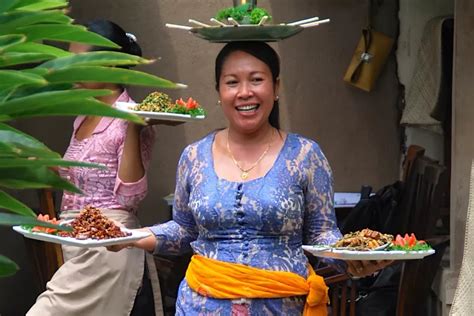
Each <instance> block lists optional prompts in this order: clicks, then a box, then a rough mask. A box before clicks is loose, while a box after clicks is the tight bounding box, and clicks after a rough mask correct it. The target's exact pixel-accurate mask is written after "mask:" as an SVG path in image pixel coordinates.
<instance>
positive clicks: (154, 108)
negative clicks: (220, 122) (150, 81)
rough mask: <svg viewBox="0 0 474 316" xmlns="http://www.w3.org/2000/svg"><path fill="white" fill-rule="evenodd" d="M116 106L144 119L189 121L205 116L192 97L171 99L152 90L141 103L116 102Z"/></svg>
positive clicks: (201, 118)
mask: <svg viewBox="0 0 474 316" xmlns="http://www.w3.org/2000/svg"><path fill="white" fill-rule="evenodd" d="M116 107H117V109H119V110H122V111H126V112H129V113H134V114H136V115H138V116H141V117H143V118H145V120H158V121H172V122H190V121H199V120H203V119H204V118H206V111H205V110H204V109H203V108H202V107H201V105H200V104H199V103H198V102H197V101H196V100H194V99H193V98H188V99H182V98H180V99H177V100H176V101H173V100H172V99H171V97H170V96H169V95H167V94H166V93H163V92H152V93H150V94H149V95H148V96H147V97H146V98H145V99H144V100H143V101H142V102H141V103H131V102H117V103H116Z"/></svg>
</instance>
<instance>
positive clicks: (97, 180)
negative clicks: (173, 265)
mask: <svg viewBox="0 0 474 316" xmlns="http://www.w3.org/2000/svg"><path fill="white" fill-rule="evenodd" d="M88 28H89V30H90V31H92V32H95V33H98V34H100V35H102V36H104V37H106V38H108V39H109V40H111V41H113V42H115V43H116V44H118V45H119V46H121V49H120V50H118V51H121V52H124V53H129V54H133V55H139V56H141V49H140V47H139V46H138V44H137V43H136V39H135V37H134V36H133V35H132V34H130V33H125V32H124V30H123V29H122V28H121V27H119V26H118V25H116V24H114V23H112V22H110V21H104V20H97V21H94V22H92V23H90V24H89V25H88ZM92 50H107V49H104V48H97V47H91V46H88V45H83V44H71V46H70V51H71V52H74V53H83V52H88V51H92ZM77 87H78V88H86V89H108V90H111V91H113V93H112V94H110V95H107V96H104V97H100V98H99V99H100V101H102V102H104V103H107V104H109V105H110V106H115V103H116V102H117V101H125V102H131V101H132V100H131V98H130V97H129V95H128V93H127V91H126V90H125V89H124V88H123V87H121V86H119V85H117V84H111V83H80V84H78V85H77ZM154 136H155V135H154V131H153V127H151V126H148V127H143V126H139V125H136V124H133V123H129V122H127V121H124V120H121V119H116V118H109V117H97V116H87V117H85V116H80V117H77V118H76V120H75V122H74V129H73V134H72V137H71V141H70V144H69V147H68V149H67V151H66V153H65V155H64V158H65V159H68V160H78V161H86V162H91V163H97V164H101V165H105V166H106V167H107V168H106V169H95V168H84V167H74V168H69V169H61V170H60V174H61V176H63V177H64V178H66V179H67V180H69V181H70V182H72V183H73V184H74V185H76V186H77V187H79V188H80V189H81V190H82V191H83V194H82V195H80V194H75V193H71V192H64V194H63V199H62V205H61V218H62V219H71V218H74V217H76V216H77V215H78V213H79V212H80V210H81V209H83V208H84V207H85V206H87V205H91V206H94V207H97V208H100V209H101V210H102V212H104V213H105V215H106V216H107V217H109V218H112V219H114V220H115V221H118V222H120V223H122V224H123V225H124V226H126V227H128V228H137V227H139V223H138V219H137V217H136V212H137V208H138V203H139V202H140V201H141V200H142V199H143V198H144V197H145V195H146V194H147V177H146V170H147V167H148V165H149V162H150V158H151V151H152V147H153V142H154ZM63 256H64V260H65V263H64V265H63V266H61V268H60V269H59V270H58V271H57V272H56V274H55V275H54V276H53V278H52V279H51V281H50V282H48V284H47V289H46V291H45V292H43V293H42V294H41V295H40V296H39V297H38V299H37V301H36V303H35V304H34V305H33V307H32V308H31V309H30V310H29V312H28V313H27V315H41V316H47V315H68V316H70V315H81V316H84V315H144V316H146V315H155V314H156V315H158V314H162V304H161V295H160V288H159V283H158V278H157V273H156V269H155V266H154V262H153V258H152V257H151V255H149V254H146V253H145V252H144V251H143V250H139V249H127V250H126V251H124V252H123V253H122V252H120V253H111V252H108V251H107V250H106V249H105V248H89V249H84V248H77V247H71V246H63Z"/></svg>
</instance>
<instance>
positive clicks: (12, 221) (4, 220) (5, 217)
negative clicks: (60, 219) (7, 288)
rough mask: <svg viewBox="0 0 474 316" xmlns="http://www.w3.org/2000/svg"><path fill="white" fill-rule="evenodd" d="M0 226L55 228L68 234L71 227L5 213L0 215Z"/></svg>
mask: <svg viewBox="0 0 474 316" xmlns="http://www.w3.org/2000/svg"><path fill="white" fill-rule="evenodd" d="M0 225H8V226H12V225H25V226H41V227H49V228H56V229H59V230H63V231H68V232H70V231H72V228H71V226H66V225H54V224H51V223H48V222H43V221H39V220H37V219H36V217H31V216H23V215H16V214H5V213H0ZM0 275H1V274H0Z"/></svg>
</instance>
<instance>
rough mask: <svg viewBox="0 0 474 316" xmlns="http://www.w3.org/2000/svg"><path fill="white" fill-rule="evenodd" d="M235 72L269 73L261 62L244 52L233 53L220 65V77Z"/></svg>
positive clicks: (266, 66)
mask: <svg viewBox="0 0 474 316" xmlns="http://www.w3.org/2000/svg"><path fill="white" fill-rule="evenodd" d="M236 71H245V72H270V68H269V67H268V65H267V64H265V63H264V62H263V61H261V60H260V59H258V58H257V57H255V56H252V55H251V54H249V53H246V52H244V51H234V52H232V53H230V54H229V56H227V58H226V59H225V61H224V64H223V65H222V75H226V74H229V73H232V72H236Z"/></svg>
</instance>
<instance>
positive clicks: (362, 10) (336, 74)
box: [259, 0, 400, 192]
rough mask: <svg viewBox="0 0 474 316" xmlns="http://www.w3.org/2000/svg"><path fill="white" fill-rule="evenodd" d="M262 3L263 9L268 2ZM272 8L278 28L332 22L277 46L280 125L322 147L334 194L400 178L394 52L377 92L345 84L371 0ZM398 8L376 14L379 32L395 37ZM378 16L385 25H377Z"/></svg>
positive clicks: (279, 3)
mask: <svg viewBox="0 0 474 316" xmlns="http://www.w3.org/2000/svg"><path fill="white" fill-rule="evenodd" d="M259 5H262V6H264V5H265V1H259ZM268 7H270V8H271V11H272V15H273V18H274V23H281V22H292V21H297V20H301V19H303V18H307V17H312V16H319V17H320V18H321V19H322V18H330V19H331V22H330V23H328V24H322V25H321V26H319V27H314V28H308V29H306V30H304V31H303V32H301V33H299V34H298V35H296V36H294V37H292V38H289V39H286V40H284V41H282V42H278V43H276V44H275V46H274V47H276V48H277V50H278V52H279V54H280V56H281V60H282V69H281V73H282V75H281V80H282V82H281V98H282V102H281V103H280V109H281V114H282V115H281V116H282V123H283V124H282V126H283V127H284V128H285V129H287V130H289V131H292V132H295V133H299V134H302V135H304V136H306V137H309V138H311V139H314V140H316V141H317V142H318V143H319V145H320V146H321V148H322V149H323V151H324V153H325V155H326V156H327V158H328V160H329V162H330V164H331V167H332V169H333V172H334V178H335V190H336V191H349V192H351V191H353V192H358V190H359V188H360V185H362V184H370V185H371V186H373V187H382V186H383V185H386V184H387V183H391V182H393V181H395V180H396V179H398V165H399V144H400V139H399V127H398V115H399V114H398V110H397V100H398V80H397V77H396V63H395V56H394V54H393V53H392V54H391V56H390V60H389V62H388V63H387V65H386V66H385V68H384V70H383V72H382V74H381V76H380V78H379V80H378V82H377V83H376V87H375V89H374V90H373V91H372V92H370V93H367V92H365V91H362V90H359V89H357V88H354V87H352V86H349V85H347V84H345V83H344V81H343V80H342V78H343V76H344V73H345V71H346V69H347V67H348V65H349V62H350V60H351V57H352V55H353V53H354V49H355V47H356V45H357V43H358V41H359V38H360V36H361V31H362V28H364V27H365V26H366V24H367V14H368V0H365V1H353V0H341V1H326V0H320V1H301V2H299V3H298V6H295V5H293V4H292V3H291V2H290V1H269V4H268ZM397 10H398V8H397V7H396V6H394V5H393V4H390V3H388V2H384V7H383V8H380V9H379V10H378V15H377V19H376V21H375V22H376V24H375V26H376V29H377V30H379V31H383V32H384V33H386V34H388V35H390V36H392V37H395V36H396V32H397V30H398V20H397V12H398V11H397ZM380 16H383V17H384V19H378V18H379V17H380ZM378 20H381V21H383V22H382V23H383V25H379V24H382V23H377V22H378ZM349 152H350V153H351V154H350V157H351V158H350V159H348V153H349ZM348 174H350V175H351V176H350V177H348V176H347V175H348Z"/></svg>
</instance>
